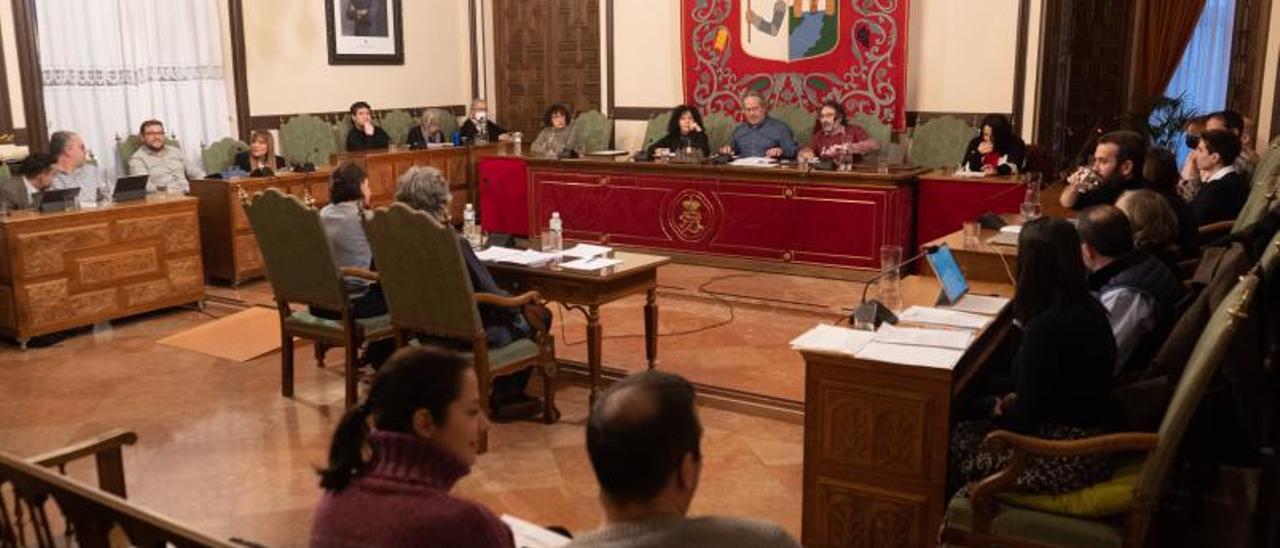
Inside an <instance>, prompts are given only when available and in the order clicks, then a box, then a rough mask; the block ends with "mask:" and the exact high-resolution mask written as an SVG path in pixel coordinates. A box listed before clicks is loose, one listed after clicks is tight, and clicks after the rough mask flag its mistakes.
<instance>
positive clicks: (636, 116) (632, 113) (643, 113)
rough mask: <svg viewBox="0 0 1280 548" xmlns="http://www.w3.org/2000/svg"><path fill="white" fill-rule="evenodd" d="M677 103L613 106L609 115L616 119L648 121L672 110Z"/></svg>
mask: <svg viewBox="0 0 1280 548" xmlns="http://www.w3.org/2000/svg"><path fill="white" fill-rule="evenodd" d="M674 107H675V105H671V106H669V107H611V108H610V109H609V117H610V118H613V119H614V120H642V121H648V120H649V119H650V118H653V117H654V116H657V115H659V114H665V113H667V112H670V111H671V109H672V108H674Z"/></svg>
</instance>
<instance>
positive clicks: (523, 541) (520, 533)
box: [501, 514, 570, 548]
mask: <svg viewBox="0 0 1280 548" xmlns="http://www.w3.org/2000/svg"><path fill="white" fill-rule="evenodd" d="M501 519H502V522H503V523H505V524H507V527H510V528H511V533H512V534H513V535H514V536H515V540H516V548H560V547H561V546H565V545H568V544H569V542H570V539H568V538H565V537H563V536H561V535H560V533H557V532H555V531H552V530H549V529H546V528H544V527H540V526H537V525H534V524H532V523H529V522H527V521H525V520H522V519H520V518H518V517H515V516H512V515H510V514H503V515H502V518H501Z"/></svg>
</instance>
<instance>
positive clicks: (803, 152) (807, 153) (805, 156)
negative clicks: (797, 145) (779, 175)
mask: <svg viewBox="0 0 1280 548" xmlns="http://www.w3.org/2000/svg"><path fill="white" fill-rule="evenodd" d="M814 156H815V154H814V153H813V149H811V148H804V149H800V152H798V153H796V159H797V160H799V161H801V162H808V161H809V160H812V159H813V157H814Z"/></svg>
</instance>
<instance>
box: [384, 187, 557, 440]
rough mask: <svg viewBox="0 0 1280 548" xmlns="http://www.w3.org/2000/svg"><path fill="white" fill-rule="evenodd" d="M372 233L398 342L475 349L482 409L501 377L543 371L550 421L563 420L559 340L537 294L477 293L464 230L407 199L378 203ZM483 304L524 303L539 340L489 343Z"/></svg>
mask: <svg viewBox="0 0 1280 548" xmlns="http://www.w3.org/2000/svg"><path fill="white" fill-rule="evenodd" d="M365 233H366V234H367V235H368V237H369V247H370V248H372V249H373V262H374V263H376V264H377V265H378V274H379V277H380V278H381V280H382V290H383V294H384V295H386V298H387V307H388V309H389V310H390V312H391V326H392V329H393V330H394V331H395V336H396V344H397V345H398V346H404V345H405V344H406V343H407V342H408V339H409V338H410V337H413V336H417V335H422V336H425V337H430V338H443V339H447V340H456V341H460V342H462V343H463V344H465V345H468V346H469V347H470V348H471V351H470V352H463V353H462V355H463V356H465V357H467V358H468V359H470V360H471V361H472V363H473V364H474V365H475V369H476V379H477V380H478V381H479V383H480V403H481V408H482V409H485V410H486V411H487V410H488V409H489V408H490V407H489V392H490V387H491V386H492V385H493V382H492V381H493V378H494V377H497V376H503V375H509V374H511V373H515V372H518V371H521V370H524V369H527V368H530V367H533V368H536V370H537V371H538V372H539V373H540V374H541V375H542V381H543V389H544V390H545V398H544V399H543V406H544V407H543V413H542V417H543V420H544V421H546V422H547V423H552V422H555V421H556V420H557V419H558V418H559V415H560V413H559V411H558V410H557V409H556V406H555V384H556V365H555V350H554V342H553V340H552V338H551V336H550V335H549V334H548V333H547V330H546V329H545V328H544V327H543V325H542V320H541V318H539V317H537V315H536V313H535V312H534V310H533V309H534V308H537V307H540V306H541V305H540V304H538V300H539V296H538V293H537V292H533V291H530V292H528V293H525V294H523V295H519V296H515V297H502V296H498V295H493V294H489V293H476V292H475V291H474V290H473V289H472V286H471V277H470V276H469V275H468V274H467V265H466V263H465V262H464V260H463V258H462V252H461V251H460V250H459V249H458V242H459V240H458V234H457V233H456V232H454V230H453V228H451V227H448V226H444V225H442V224H440V223H439V222H436V220H435V219H432V218H431V217H430V216H429V215H427V214H426V213H423V212H421V211H415V210H413V209H412V208H410V207H409V206H406V205H404V204H401V203H393V204H391V205H390V206H387V207H382V208H378V209H377V210H376V211H375V212H374V214H373V219H371V220H369V221H368V222H366V223H365ZM478 304H491V305H497V306H511V307H521V310H522V311H523V313H524V315H525V318H526V319H527V320H529V325H530V326H534V330H535V340H529V339H519V340H517V341H514V342H512V343H510V344H508V345H506V346H503V347H501V348H489V347H488V345H487V344H486V342H485V331H484V325H483V324H482V323H481V321H480V311H479V309H478V308H477V305H478Z"/></svg>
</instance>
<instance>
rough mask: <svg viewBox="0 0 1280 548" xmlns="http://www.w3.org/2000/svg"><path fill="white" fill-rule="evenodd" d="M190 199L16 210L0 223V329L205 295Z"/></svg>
mask: <svg viewBox="0 0 1280 548" xmlns="http://www.w3.org/2000/svg"><path fill="white" fill-rule="evenodd" d="M198 226H199V225H198V223H197V219H196V200H193V199H171V200H158V201H150V202H135V203H127V204H120V205H116V206H114V207H110V208H105V209H98V210H86V211H80V212H72V213H55V214H45V215H39V214H34V213H21V214H16V215H15V216H13V217H11V218H10V219H8V220H7V221H6V222H5V223H3V224H0V232H3V234H0V241H3V242H6V244H5V245H6V246H8V249H7V250H6V252H5V253H4V255H3V256H4V257H5V259H6V260H7V261H8V263H7V265H6V266H7V268H8V269H9V270H10V271H11V272H15V273H16V275H15V276H14V279H13V280H11V285H8V286H5V287H0V301H2V302H0V332H4V333H6V334H8V335H10V336H13V337H16V338H21V339H25V338H29V337H32V336H36V335H42V334H45V333H51V332H54V331H60V330H63V329H68V328H72V327H77V326H81V325H89V324H92V323H94V322H97V321H101V320H104V319H112V318H117V317H121V316H127V315H130V314H136V313H140V312H145V311H148V310H154V309H156V308H162V307H165V306H172V305H175V304H181V303H186V302H192V301H196V300H199V299H202V298H203V297H204V284H203V266H202V261H201V259H200V240H199V228H198Z"/></svg>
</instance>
